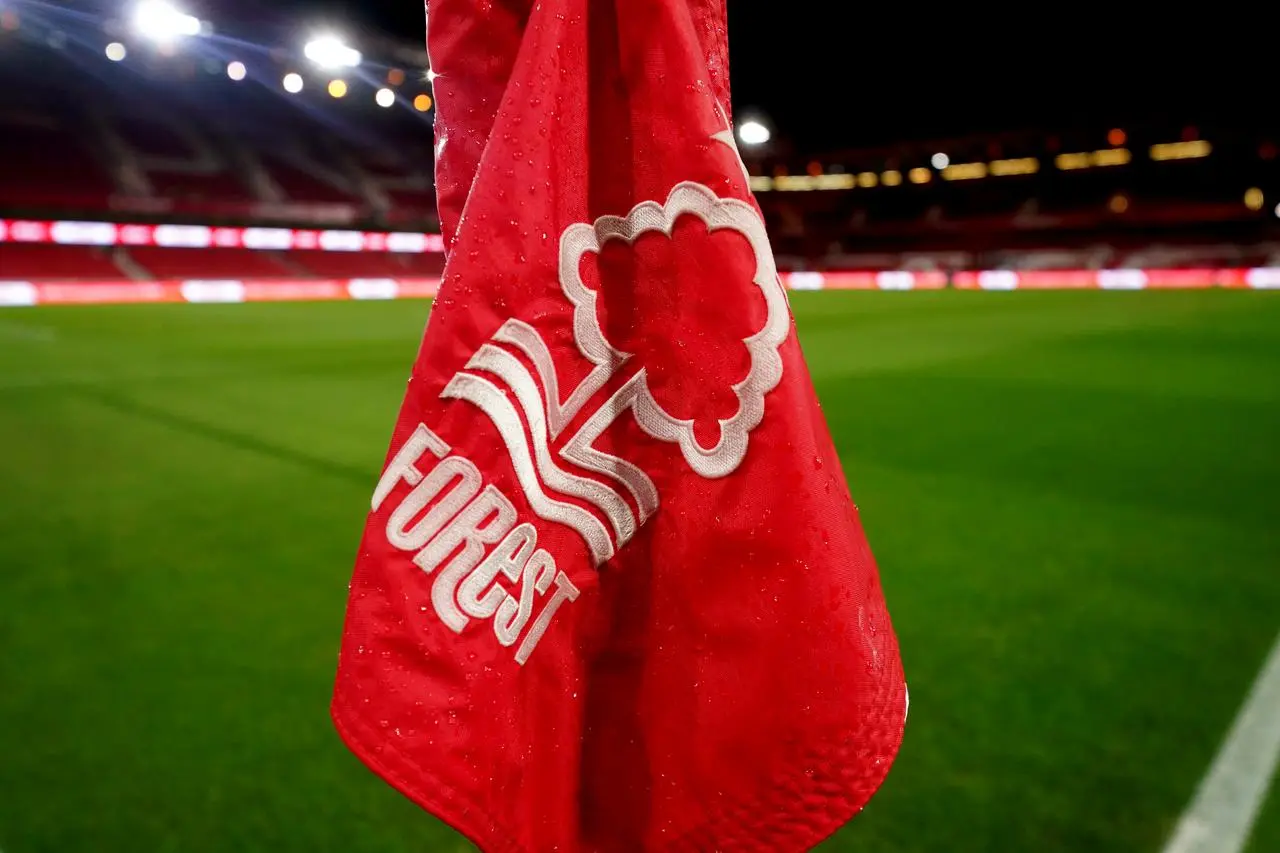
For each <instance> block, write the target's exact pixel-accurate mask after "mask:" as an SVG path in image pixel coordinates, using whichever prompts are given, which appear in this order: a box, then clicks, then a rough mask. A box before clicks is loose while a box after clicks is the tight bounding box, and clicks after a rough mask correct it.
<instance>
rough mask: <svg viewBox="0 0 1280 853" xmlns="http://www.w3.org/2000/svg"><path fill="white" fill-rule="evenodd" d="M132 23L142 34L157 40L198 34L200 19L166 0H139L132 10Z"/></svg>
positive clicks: (162, 40) (170, 39)
mask: <svg viewBox="0 0 1280 853" xmlns="http://www.w3.org/2000/svg"><path fill="white" fill-rule="evenodd" d="M133 25H134V27H135V28H136V29H137V30H138V32H140V33H141V34H142V35H144V36H146V37H147V38H149V39H153V40H155V41H159V42H169V41H173V40H174V39H177V38H181V37H182V36H194V35H199V34H200V19H199V18H196V17H194V16H192V15H188V14H187V13H186V12H183V11H182V10H180V9H179V8H178V7H176V6H174V5H173V4H172V3H169V2H167V0H141V2H139V3H138V5H137V6H135V7H134V10H133Z"/></svg>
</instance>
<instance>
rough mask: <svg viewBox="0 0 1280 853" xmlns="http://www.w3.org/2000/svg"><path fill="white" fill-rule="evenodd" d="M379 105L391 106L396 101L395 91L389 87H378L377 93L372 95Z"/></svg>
mask: <svg viewBox="0 0 1280 853" xmlns="http://www.w3.org/2000/svg"><path fill="white" fill-rule="evenodd" d="M373 99H374V100H375V101H377V102H378V106H380V107H393V106H395V103H396V93H395V92H393V91H391V90H390V89H379V90H378V94H376V95H374V96H373Z"/></svg>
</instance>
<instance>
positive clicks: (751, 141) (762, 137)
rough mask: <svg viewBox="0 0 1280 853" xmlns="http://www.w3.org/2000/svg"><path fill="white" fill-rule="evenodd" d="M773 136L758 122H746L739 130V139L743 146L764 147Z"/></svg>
mask: <svg viewBox="0 0 1280 853" xmlns="http://www.w3.org/2000/svg"><path fill="white" fill-rule="evenodd" d="M772 135H773V134H771V133H769V128H767V127H765V126H764V125H763V124H761V123H760V122H758V121H744V122H743V123H742V125H741V126H740V127H739V128H738V138H739V139H741V140H742V144H743V145H764V144H765V143H766V142H768V141H769V139H770V137H771V136H772Z"/></svg>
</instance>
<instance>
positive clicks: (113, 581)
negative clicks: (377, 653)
mask: <svg viewBox="0 0 1280 853" xmlns="http://www.w3.org/2000/svg"><path fill="white" fill-rule="evenodd" d="M793 307H794V309H795V312H796V315H797V319H798V323H799V328H800V332H801V340H802V342H803V343H804V346H805V350H806V354H807V356H808V359H809V363H810V366H811V369H812V371H813V375H814V379H815V382H816V384H817V387H818V391H819V394H820V395H821V398H822V401H823V406H824V410H825V412H826V416H827V418H828V420H829V423H830V425H831V429H832V432H833V434H834V436H835V438H836V443H837V445H838V446H839V447H840V449H841V453H842V456H843V460H844V464H845V468H846V472H847V474H848V476H849V479H850V482H851V486H852V490H853V493H854V495H855V497H856V499H857V501H858V503H859V505H860V507H861V509H862V513H863V519H864V521H865V523H866V525H867V528H868V533H869V536H870V538H871V541H872V544H873V546H874V548H875V550H876V553H877V556H878V559H879V561H880V566H881V572H882V576H883V580H884V586H885V590H886V593H887V595H888V598H889V605H890V608H891V611H892V613H893V616H894V621H895V625H896V628H897V631H898V633H899V637H900V639H901V643H902V649H903V656H904V660H905V664H906V669H907V675H908V680H909V682H910V684H911V696H912V707H911V719H910V723H909V726H908V730H907V737H906V740H905V743H904V745H903V748H902V752H901V755H900V757H899V759H898V762H897V764H896V765H895V767H894V769H893V771H892V773H891V774H890V777H889V780H888V782H887V783H886V784H885V786H884V788H883V789H882V791H881V793H880V794H879V795H877V797H876V798H875V799H874V800H872V802H871V804H870V806H869V807H868V808H867V810H866V811H865V812H864V814H863V815H861V816H860V817H858V818H856V819H855V820H854V821H853V822H852V823H851V824H850V825H849V826H848V827H846V828H845V829H844V830H843V831H842V832H840V833H839V834H838V835H837V836H836V837H835V838H834V839H833V840H832V841H831V842H829V844H828V845H827V846H826V847H825V848H824V849H826V850H830V851H859V853H875V852H876V851H882V853H908V852H909V851H910V853H922V852H924V853H928V852H929V851H939V853H964V851H975V853H976V851H1035V852H1036V853H1054V851H1064V853H1065V852H1066V851H1070V853H1076V851H1089V853H1107V852H1108V851H1116V853H1120V851H1124V853H1133V851H1152V853H1158V851H1159V849H1160V847H1161V845H1162V844H1163V842H1164V840H1165V838H1166V837H1167V835H1168V833H1169V831H1170V830H1171V828H1172V826H1173V824H1174V822H1175V821H1176V819H1177V817H1178V815H1179V813H1180V812H1181V810H1182V808H1183V807H1184V805H1185V804H1186V803H1187V801H1188V800H1189V799H1190V797H1191V795H1192V793H1193V791H1194V789H1195V786H1196V783H1197V781H1198V780H1199V778H1200V776H1201V774H1202V773H1203V772H1204V770H1205V769H1206V767H1207V766H1208V764H1209V762H1210V760H1211V759H1212V757H1213V755H1214V753H1215V751H1216V749H1217V746H1218V744H1219V742H1220V740H1221V738H1222V736H1223V735H1224V733H1225V730H1226V728H1227V726H1228V725H1229V723H1230V721H1231V719H1232V717H1233V715H1234V714H1235V711H1236V709H1237V707H1238V706H1239V705H1240V703H1241V701H1242V699H1243V697H1244V693H1245V691H1246V689H1247V687H1248V685H1249V684H1250V682H1251V680H1252V679H1253V677H1254V674H1255V673H1256V671H1257V669H1258V667H1259V666H1260V664H1261V662H1262V659H1263V657H1264V655H1265V653H1266V651H1267V649H1268V648H1269V647H1270V645H1271V643H1272V641H1273V640H1274V639H1275V636H1276V634H1277V632H1278V631H1280V520H1278V516H1277V513H1278V511H1280V296H1277V295H1272V294H1265V293H1250V292H1225V291H1201V292H1178V293H1173V292H1168V293H1156V292H1151V293H1097V292H1095V293H1000V294H985V293H956V292H941V293H908V294H896V293H895V294H875V293H816V294H796V295H794V297H793ZM427 310H428V308H427V305H426V304H425V303H422V302H391V303H324V304H287V305H286V304H276V305H263V304H259V305H229V306H187V305H181V306H134V307H129V306H119V307H94V308H49V309H17V310H10V311H4V312H0V447H3V451H0V850H3V851H4V853H54V851H76V853H80V851H103V852H104V853H115V851H120V853H139V851H147V852H148V853H152V851H182V853H205V851H208V853H225V852H226V851H238V853H255V851H264V852H265V851H270V853H288V851H306V853H315V852H316V851H326V850H334V851H342V853H355V852H356V851H388V853H390V851H434V850H442V851H462V850H466V849H468V848H467V845H465V844H464V843H463V842H462V841H461V840H460V839H458V837H457V836H455V835H454V834H452V833H451V832H450V831H449V830H447V829H445V828H444V827H442V826H441V825H440V824H438V823H437V822H435V821H434V820H433V819H431V818H430V817H428V816H426V815H425V814H423V813H421V812H420V811H418V810H417V809H416V808H415V807H414V806H412V805H411V804H410V803H408V802H407V801H406V800H403V799H402V798H401V797H400V796H399V795H398V794H396V793H395V792H394V791H392V790H391V788H389V787H388V786H386V785H385V784H383V783H382V782H381V781H380V780H378V779H377V778H375V777H374V776H373V775H372V774H371V773H369V772H368V771H366V770H365V769H364V768H363V766H362V765H360V764H359V763H358V762H357V761H356V759H354V758H353V757H352V756H351V755H349V754H348V752H347V751H346V749H345V748H344V747H343V746H342V745H341V744H340V742H339V740H338V738H337V736H336V735H335V733H334V731H333V729H332V726H331V724H330V722H329V718H328V701H329V695H330V689H331V685H332V677H333V670H334V664H335V653H336V647H337V642H338V635H339V631H340V629H341V623H342V615H343V609H344V605H345V593H346V584H347V580H348V577H349V573H350V570H351V565H352V557H353V555H354V552H355V547H356V541H357V537H358V535H359V531H360V528H361V524H362V520H363V516H364V512H365V509H366V507H367V505H368V497H369V494H370V491H371V489H372V487H373V484H374V481H375V479H376V475H377V473H378V468H379V466H380V464H381V461H382V458H383V454H384V452H385V450H386V445H387V441H388V438H389V435H390V429H391V425H392V420H393V418H394V415H395V413H396V410H397V408H398V406H399V403H400V398H401V393H402V391H403V388H404V382H405V379H406V377H407V375H408V371H409V366H410V362H411V361H412V359H413V356H414V354H415V352H416V350H417V346H418V342H419V336H420V334H421V330H422V327H423V322H424V320H425V317H426V314H427ZM1274 850H1280V799H1278V798H1277V795H1276V793H1275V791H1273V792H1272V795H1271V800H1270V802H1269V803H1268V805H1267V806H1266V808H1265V809H1264V812H1263V815H1262V818H1261V820H1260V822H1259V825H1258V827H1257V828H1256V831H1255V834H1254V838H1253V840H1252V843H1251V847H1250V851H1251V853H1267V851H1274Z"/></svg>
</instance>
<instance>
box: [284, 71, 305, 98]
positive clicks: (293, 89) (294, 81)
mask: <svg viewBox="0 0 1280 853" xmlns="http://www.w3.org/2000/svg"><path fill="white" fill-rule="evenodd" d="M283 85H284V90H285V91H286V92H288V93H289V94H291V95H296V94H298V93H299V92H301V91H302V75H301V74H298V73H296V72H293V71H290V72H289V73H288V74H286V75H284V81H283Z"/></svg>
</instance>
